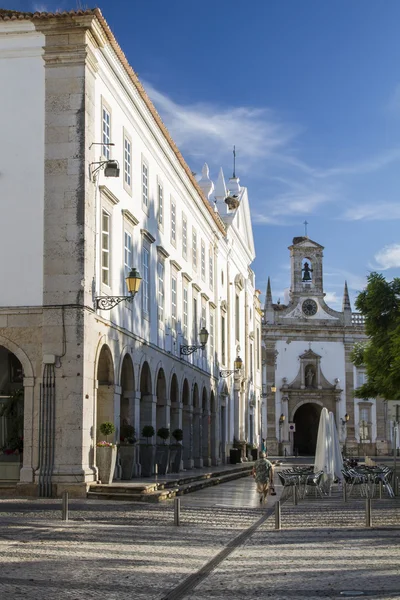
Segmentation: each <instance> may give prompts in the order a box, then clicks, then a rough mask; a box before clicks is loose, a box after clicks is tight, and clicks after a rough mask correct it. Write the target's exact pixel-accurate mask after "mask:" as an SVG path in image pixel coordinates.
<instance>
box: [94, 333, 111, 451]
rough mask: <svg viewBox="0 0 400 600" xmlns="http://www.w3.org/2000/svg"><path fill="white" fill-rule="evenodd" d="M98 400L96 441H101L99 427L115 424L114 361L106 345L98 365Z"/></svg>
mask: <svg viewBox="0 0 400 600" xmlns="http://www.w3.org/2000/svg"><path fill="white" fill-rule="evenodd" d="M95 379H96V381H97V398H96V439H97V440H99V439H101V436H102V434H101V433H100V430H99V427H100V425H101V423H104V422H105V421H110V422H111V423H114V424H115V407H114V392H115V385H114V360H113V356H112V353H111V350H110V348H109V346H108V345H107V344H105V343H103V345H102V346H101V348H100V351H99V353H98V358H97V364H96V377H95Z"/></svg>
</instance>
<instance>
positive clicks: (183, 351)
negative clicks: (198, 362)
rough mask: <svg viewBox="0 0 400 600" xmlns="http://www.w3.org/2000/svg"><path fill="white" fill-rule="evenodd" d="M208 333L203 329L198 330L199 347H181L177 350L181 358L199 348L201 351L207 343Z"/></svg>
mask: <svg viewBox="0 0 400 600" xmlns="http://www.w3.org/2000/svg"><path fill="white" fill-rule="evenodd" d="M208 336H209V333H208V331H207V329H206V328H205V327H202V328H201V329H200V333H199V338H200V346H181V347H180V348H179V353H180V354H181V355H183V356H189V354H193V352H196V350H198V349H199V348H201V349H202V350H203V349H204V348H205V346H206V344H207V341H208Z"/></svg>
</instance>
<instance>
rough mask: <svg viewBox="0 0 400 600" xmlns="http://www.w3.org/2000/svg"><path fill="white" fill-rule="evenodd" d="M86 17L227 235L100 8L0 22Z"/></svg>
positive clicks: (10, 14) (2, 14)
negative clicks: (103, 37) (105, 41)
mask: <svg viewBox="0 0 400 600" xmlns="http://www.w3.org/2000/svg"><path fill="white" fill-rule="evenodd" d="M84 15H93V16H94V17H96V18H97V20H98V21H99V23H100V25H101V27H102V29H103V31H104V33H105V35H106V37H107V39H108V41H109V43H110V46H111V47H112V49H113V50H114V52H115V54H116V56H117V57H118V59H119V61H120V62H121V64H122V66H123V67H124V69H125V71H126V72H127V74H128V75H129V78H130V80H131V81H132V83H133V85H134V86H135V88H136V89H137V91H138V92H139V95H140V96H141V98H142V100H143V102H144V103H145V104H146V106H147V108H148V109H149V111H150V113H151V115H152V117H153V118H154V120H155V121H156V123H157V125H158V126H159V128H160V129H161V131H162V132H163V134H164V136H165V138H166V140H167V141H168V143H169V145H170V146H171V148H172V150H173V151H174V153H175V155H176V157H177V159H178V161H179V162H180V164H181V166H182V167H183V169H184V171H185V173H186V175H187V176H188V178H189V180H190V182H191V183H192V185H193V186H194V188H195V189H196V191H197V193H198V194H199V196H200V198H201V201H202V202H203V204H204V206H205V207H206V209H207V210H208V212H209V213H210V215H211V217H212V218H213V220H214V221H215V223H216V225H217V227H218V228H219V230H220V231H221V232H222V233H224V234H225V233H226V229H225V225H224V223H223V221H222V219H221V217H220V216H219V214H218V213H215V212H214V210H213V208H212V207H211V205H210V203H209V202H208V200H207V199H206V198H205V197H204V195H203V192H202V190H201V188H200V186H199V185H198V183H197V181H196V179H195V177H194V176H193V174H192V171H191V170H190V168H189V166H188V164H187V163H186V161H185V159H184V158H183V156H182V154H181V152H180V150H179V148H178V147H177V145H176V144H175V142H174V141H173V139H172V137H171V135H170V133H169V131H168V129H167V127H166V126H165V124H164V123H163V121H162V119H161V117H160V115H159V114H158V112H157V110H156V108H155V106H154V104H153V103H152V101H151V100H150V98H149V96H148V95H147V93H146V91H145V89H144V87H143V86H142V84H141V83H140V81H139V78H138V76H137V75H136V73H135V71H134V70H133V69H132V67H131V66H130V64H129V62H128V60H127V58H126V56H125V54H124V52H123V50H122V49H121V47H120V45H119V44H118V42H117V40H116V38H115V36H114V34H113V32H112V31H111V29H110V27H109V26H108V23H107V21H106V20H105V18H104V17H103V15H102V13H101V10H100V9H99V8H93V9H88V10H71V11H68V12H67V11H64V12H55V13H49V12H35V13H31V12H20V11H17V10H7V9H4V8H0V21H16V20H30V21H36V20H45V19H53V18H57V19H62V18H67V17H69V18H70V17H79V16H84Z"/></svg>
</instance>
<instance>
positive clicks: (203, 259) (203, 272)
mask: <svg viewBox="0 0 400 600" xmlns="http://www.w3.org/2000/svg"><path fill="white" fill-rule="evenodd" d="M201 278H202V280H203V281H205V280H206V245H205V243H204V241H203V240H201Z"/></svg>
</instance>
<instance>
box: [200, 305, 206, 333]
mask: <svg viewBox="0 0 400 600" xmlns="http://www.w3.org/2000/svg"><path fill="white" fill-rule="evenodd" d="M206 323H207V307H206V302H205V300H202V302H201V325H200V327H205V326H206Z"/></svg>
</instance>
